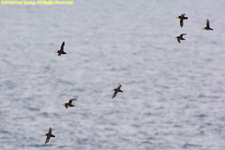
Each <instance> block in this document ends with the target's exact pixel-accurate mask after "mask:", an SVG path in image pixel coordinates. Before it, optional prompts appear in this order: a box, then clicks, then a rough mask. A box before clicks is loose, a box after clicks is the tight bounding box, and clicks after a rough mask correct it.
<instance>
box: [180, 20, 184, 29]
mask: <svg viewBox="0 0 225 150" xmlns="http://www.w3.org/2000/svg"><path fill="white" fill-rule="evenodd" d="M183 25H184V22H183V19H180V27H181V28H182V27H183Z"/></svg>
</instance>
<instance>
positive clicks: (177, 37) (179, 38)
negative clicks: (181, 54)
mask: <svg viewBox="0 0 225 150" xmlns="http://www.w3.org/2000/svg"><path fill="white" fill-rule="evenodd" d="M183 35H187V34H186V33H182V34H180V36H175V38H176V39H177V41H178V42H179V43H180V40H185V39H184V38H183Z"/></svg>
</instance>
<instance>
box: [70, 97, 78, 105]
mask: <svg viewBox="0 0 225 150" xmlns="http://www.w3.org/2000/svg"><path fill="white" fill-rule="evenodd" d="M75 100H77V99H76V98H73V99H70V100H69V103H70V104H72V102H73V101H75Z"/></svg>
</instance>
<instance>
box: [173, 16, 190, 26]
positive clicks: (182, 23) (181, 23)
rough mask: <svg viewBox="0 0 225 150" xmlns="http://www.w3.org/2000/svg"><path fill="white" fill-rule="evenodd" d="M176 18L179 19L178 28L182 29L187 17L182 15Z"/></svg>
mask: <svg viewBox="0 0 225 150" xmlns="http://www.w3.org/2000/svg"><path fill="white" fill-rule="evenodd" d="M176 18H179V19H180V27H181V28H182V27H183V25H184V19H188V17H185V14H182V15H180V16H177V17H176Z"/></svg>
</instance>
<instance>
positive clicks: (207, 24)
mask: <svg viewBox="0 0 225 150" xmlns="http://www.w3.org/2000/svg"><path fill="white" fill-rule="evenodd" d="M209 23H210V21H209V19H207V20H206V27H208V28H209Z"/></svg>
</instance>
